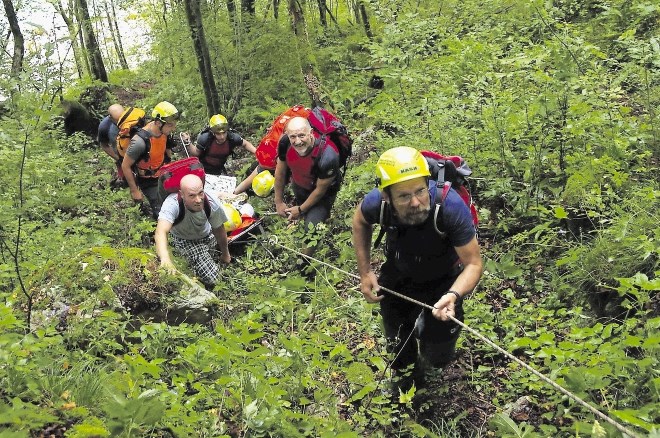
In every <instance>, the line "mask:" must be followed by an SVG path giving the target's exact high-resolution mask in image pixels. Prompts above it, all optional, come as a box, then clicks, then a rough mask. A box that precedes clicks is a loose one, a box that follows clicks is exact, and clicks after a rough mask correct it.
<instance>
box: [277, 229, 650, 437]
mask: <svg viewBox="0 0 660 438" xmlns="http://www.w3.org/2000/svg"><path fill="white" fill-rule="evenodd" d="M270 242H271V243H272V244H273V245H275V246H279V247H281V248H284V249H286V250H288V251H291V252H293V253H295V254H298V255H301V256H303V257H306V258H307V259H309V260H311V261H314V262H316V263H320V264H322V265H325V266H327V267H329V268H331V269H334V270H336V271H338V272H341V273H343V274H345V275H347V276H349V277H352V278H355V279H357V280H358V281H360V276H359V275H356V274H353V273H351V272H348V271H345V270H343V269H341V268H338V267H336V266H333V265H331V264H329V263H326V262H324V261H322V260H318V259H316V258H314V257H312V256H309V255H307V254H304V253H302V252H300V251H297V250H295V249H292V248H288V247H286V246H284V245H282V244H281V243H279V242H277V238H276V237H275V236H271V238H270ZM380 289H381V290H383V291H385V292H387V293H389V294H391V295H394V296H396V297H399V298H401V299H403V300H406V301H409V302H411V303H414V304H417V305H418V306H421V307H423V308H425V309H429V310H434V309H435V307H433V306H431V305H429V304H426V303H423V302H421V301H417V300H415V299H413V298H410V297H408V296H406V295H403V294H401V293H399V292H396V291H393V290H391V289H388V288H386V287H383V286H381V287H380ZM449 319H451V320H452V321H453V322H455V323H456V324H458V325H459V326H461V327H462V328H464V329H465V330H467V331H468V332H470V333H471V334H472V335H474V336H476V337H477V338H478V339H480V340H482V341H483V342H485V343H486V344H488V345H490V346H491V347H493V348H494V349H496V350H497V351H499V352H500V353H502V354H504V355H505V356H506V357H508V358H509V359H511V360H513V361H514V362H516V363H517V364H519V365H520V366H522V367H523V368H525V369H527V370H528V371H529V372H531V373H532V374H534V375H535V376H537V377H538V378H540V379H541V380H543V381H544V382H546V383H547V384H549V385H550V386H552V387H553V388H555V389H556V390H558V391H559V392H561V393H562V394H564V395H566V396H568V397H570V398H572V399H573V400H575V401H576V402H578V403H579V404H580V405H582V406H584V407H585V408H587V409H588V410H589V411H591V412H592V413H593V414H594V415H596V416H597V417H599V418H601V419H602V420H604V421H606V422H608V423H610V424H611V425H612V426H614V427H616V428H617V429H618V430H619V431H620V432H622V433H624V434H626V435H628V436H630V437H634V438H637V437H640V435H638V434H637V433H636V432H634V431H632V430H630V429H628V428H626V427H625V426H623V425H622V424H620V423H618V422H617V421H616V420H614V419H613V418H611V417H609V416H607V415H605V414H603V413H602V412H601V411H599V410H598V409H596V408H594V407H593V406H591V405H590V404H589V403H587V402H586V401H584V400H582V399H581V398H580V397H578V396H577V395H575V394H573V393H572V392H570V391H569V390H567V389H565V388H564V387H562V386H560V385H559V384H557V383H556V382H554V381H553V380H551V379H550V378H548V377H546V376H544V375H543V374H542V373H541V372H539V371H537V370H535V369H534V368H532V367H531V366H530V365H527V364H526V363H525V362H523V361H522V360H520V359H518V358H517V357H515V356H514V355H513V354H511V353H509V352H508V351H506V350H505V349H503V348H502V347H500V346H499V345H497V344H495V343H494V342H493V341H491V340H490V339H488V338H486V337H485V336H484V335H482V334H481V333H479V332H478V331H477V330H475V329H473V328H471V327H468V326H467V325H466V324H464V323H463V322H461V321H459V320H458V319H456V318H454V317H453V316H449Z"/></svg>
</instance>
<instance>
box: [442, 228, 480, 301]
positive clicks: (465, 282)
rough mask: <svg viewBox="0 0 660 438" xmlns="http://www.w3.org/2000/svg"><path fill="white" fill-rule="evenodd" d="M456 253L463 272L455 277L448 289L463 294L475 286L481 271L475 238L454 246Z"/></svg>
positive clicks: (478, 249)
mask: <svg viewBox="0 0 660 438" xmlns="http://www.w3.org/2000/svg"><path fill="white" fill-rule="evenodd" d="M456 253H457V254H458V256H459V257H460V259H461V262H462V263H463V272H461V273H460V275H459V276H458V277H457V278H456V281H454V284H452V285H451V288H450V289H451V290H453V291H456V292H458V293H459V294H460V295H461V296H465V295H467V294H469V293H470V292H472V290H474V288H475V287H477V284H478V283H479V279H480V278H481V273H482V272H483V260H482V259H481V254H480V248H479V244H478V243H477V239H476V238H474V239H472V241H471V242H470V243H468V244H467V245H465V246H463V247H459V248H456Z"/></svg>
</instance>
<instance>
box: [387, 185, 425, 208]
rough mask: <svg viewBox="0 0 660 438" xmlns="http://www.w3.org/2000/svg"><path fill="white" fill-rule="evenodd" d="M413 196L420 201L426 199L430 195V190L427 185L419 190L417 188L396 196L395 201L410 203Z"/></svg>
mask: <svg viewBox="0 0 660 438" xmlns="http://www.w3.org/2000/svg"><path fill="white" fill-rule="evenodd" d="M413 196H414V197H415V198H417V200H419V201H424V200H425V199H426V198H427V197H428V196H429V190H428V188H426V187H423V188H421V189H419V190H416V191H415V192H414V193H402V194H400V195H396V196H395V197H394V202H396V203H397V204H401V205H403V204H410V201H412V198H413Z"/></svg>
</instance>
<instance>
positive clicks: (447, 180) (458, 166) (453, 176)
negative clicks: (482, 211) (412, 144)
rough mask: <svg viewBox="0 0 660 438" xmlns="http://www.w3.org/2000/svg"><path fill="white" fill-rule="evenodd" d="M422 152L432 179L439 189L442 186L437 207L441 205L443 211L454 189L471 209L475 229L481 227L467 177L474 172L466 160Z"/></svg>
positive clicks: (431, 152) (453, 156) (456, 156)
mask: <svg viewBox="0 0 660 438" xmlns="http://www.w3.org/2000/svg"><path fill="white" fill-rule="evenodd" d="M420 152H421V154H422V155H423V156H424V158H426V161H428V162H429V167H430V169H431V178H433V179H435V180H436V181H437V182H438V189H439V188H440V186H441V185H442V192H441V196H440V200H439V201H438V200H437V199H436V205H439V206H440V207H439V208H440V209H441V208H442V204H443V203H444V201H445V199H446V198H447V193H449V189H450V188H452V189H454V190H455V191H456V193H458V194H459V195H460V197H461V199H463V202H465V205H467V206H468V208H469V209H470V214H472V222H473V223H474V227H475V228H477V225H479V215H478V213H477V207H476V206H475V205H474V203H473V202H472V194H471V193H470V188H469V185H468V181H467V179H466V177H468V176H470V175H472V170H471V169H470V168H469V167H468V165H467V163H466V162H465V160H464V159H463V158H462V157H460V156H458V155H442V154H439V153H437V152H433V151H420ZM434 161H435V162H436V163H437V170H436V169H435V168H434V167H435V166H434ZM435 215H436V218H437V215H438V207H436V212H435ZM436 223H437V221H436Z"/></svg>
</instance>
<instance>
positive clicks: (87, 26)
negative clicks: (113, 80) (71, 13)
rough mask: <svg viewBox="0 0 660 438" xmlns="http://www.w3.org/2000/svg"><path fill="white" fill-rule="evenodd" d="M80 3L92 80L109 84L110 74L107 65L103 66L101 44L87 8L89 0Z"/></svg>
mask: <svg viewBox="0 0 660 438" xmlns="http://www.w3.org/2000/svg"><path fill="white" fill-rule="evenodd" d="M76 1H77V2H78V8H79V10H80V15H81V16H80V17H79V18H80V19H81V21H80V25H81V26H82V33H83V38H84V40H85V46H86V48H87V52H88V53H89V55H90V56H89V58H90V66H91V72H92V78H94V79H96V80H99V81H101V82H108V74H107V72H106V71H105V65H104V64H103V58H102V57H101V50H100V48H99V44H98V42H97V41H96V35H94V29H92V23H91V20H90V19H89V8H88V6H87V0H76Z"/></svg>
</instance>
